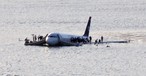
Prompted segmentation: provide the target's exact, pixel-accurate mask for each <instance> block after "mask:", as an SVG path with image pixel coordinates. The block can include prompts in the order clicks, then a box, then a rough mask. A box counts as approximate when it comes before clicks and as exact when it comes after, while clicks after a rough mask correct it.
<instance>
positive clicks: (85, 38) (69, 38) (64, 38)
mask: <svg viewBox="0 0 146 76" xmlns="http://www.w3.org/2000/svg"><path fill="white" fill-rule="evenodd" d="M90 24H91V17H89V20H88V23H87V26H86V29H85V32H84V34H83V35H82V36H76V35H70V34H62V33H50V34H49V35H48V36H47V37H46V43H47V44H48V45H49V46H80V45H82V44H87V43H89V42H90V38H91V37H90V36H89V31H90Z"/></svg>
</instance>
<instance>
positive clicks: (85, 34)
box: [83, 16, 91, 37]
mask: <svg viewBox="0 0 146 76" xmlns="http://www.w3.org/2000/svg"><path fill="white" fill-rule="evenodd" d="M90 24H91V16H90V17H89V20H88V23H87V26H86V30H85V32H84V35H83V36H87V37H88V36H89V31H90Z"/></svg>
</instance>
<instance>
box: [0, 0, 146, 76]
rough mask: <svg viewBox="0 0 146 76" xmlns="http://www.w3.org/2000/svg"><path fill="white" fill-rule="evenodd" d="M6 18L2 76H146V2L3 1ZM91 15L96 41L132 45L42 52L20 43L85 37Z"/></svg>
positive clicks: (0, 47)
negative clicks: (60, 36)
mask: <svg viewBox="0 0 146 76" xmlns="http://www.w3.org/2000/svg"><path fill="white" fill-rule="evenodd" d="M0 13H1V15H0V35H1V36H0V43H1V44H0V58H1V60H0V76H145V75H146V64H145V63H146V51H145V49H146V25H145V24H146V16H145V13H146V1H145V0H140V1H139V0H128V1H127V0H92V1H91V0H70V1H69V0H37V1H36V0H12V1H10V0H1V1H0ZM89 16H92V23H91V32H90V35H91V36H92V37H93V41H94V40H95V39H96V38H100V36H104V40H131V42H130V43H128V44H101V45H98V46H95V45H83V46H81V47H75V46H71V47H39V46H24V45H23V44H24V42H23V41H19V39H21V40H24V39H25V37H29V38H31V34H37V35H39V34H40V35H46V34H47V33H51V32H61V33H68V34H77V35H82V34H83V33H84V30H85V27H86V23H87V20H88V17H89ZM107 45H109V46H110V47H106V46H107Z"/></svg>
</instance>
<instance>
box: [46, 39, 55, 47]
mask: <svg viewBox="0 0 146 76" xmlns="http://www.w3.org/2000/svg"><path fill="white" fill-rule="evenodd" d="M46 42H47V44H48V45H50V46H55V45H57V44H58V39H57V38H50V37H48V38H47V41H46Z"/></svg>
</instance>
